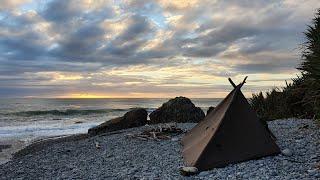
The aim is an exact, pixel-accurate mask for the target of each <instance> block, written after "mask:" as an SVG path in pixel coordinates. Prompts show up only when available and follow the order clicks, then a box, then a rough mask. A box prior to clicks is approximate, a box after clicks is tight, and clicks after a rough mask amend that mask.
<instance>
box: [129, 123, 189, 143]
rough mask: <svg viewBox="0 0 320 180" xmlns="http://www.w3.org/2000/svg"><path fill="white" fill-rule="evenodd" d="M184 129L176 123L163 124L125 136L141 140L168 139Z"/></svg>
mask: <svg viewBox="0 0 320 180" xmlns="http://www.w3.org/2000/svg"><path fill="white" fill-rule="evenodd" d="M183 132H184V130H182V129H181V128H178V127H177V125H176V124H174V125H164V126H158V127H157V128H152V129H148V130H145V131H143V132H141V133H139V134H126V135H125V136H126V137H129V138H136V139H140V140H143V141H146V140H156V141H159V140H169V139H171V138H172V136H176V135H179V134H181V133H183Z"/></svg>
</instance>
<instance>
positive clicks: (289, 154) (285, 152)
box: [281, 148, 292, 156]
mask: <svg viewBox="0 0 320 180" xmlns="http://www.w3.org/2000/svg"><path fill="white" fill-rule="evenodd" d="M281 153H282V154H283V155H284V156H292V151H291V150H290V149H288V148H286V149H284V150H282V151H281Z"/></svg>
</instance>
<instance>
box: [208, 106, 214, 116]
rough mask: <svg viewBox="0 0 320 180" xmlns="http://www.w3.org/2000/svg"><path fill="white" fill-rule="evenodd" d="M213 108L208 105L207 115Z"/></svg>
mask: <svg viewBox="0 0 320 180" xmlns="http://www.w3.org/2000/svg"><path fill="white" fill-rule="evenodd" d="M214 108H215V107H213V106H210V107H209V109H208V110H207V115H208V114H209V113H210V112H211V111H213V110H214Z"/></svg>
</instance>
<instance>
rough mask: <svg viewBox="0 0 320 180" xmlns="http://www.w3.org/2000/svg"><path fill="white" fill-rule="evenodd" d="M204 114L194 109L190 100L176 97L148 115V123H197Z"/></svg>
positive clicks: (198, 109) (197, 108)
mask: <svg viewBox="0 0 320 180" xmlns="http://www.w3.org/2000/svg"><path fill="white" fill-rule="evenodd" d="M204 116H205V115H204V112H203V111H202V110H201V109H200V108H199V107H196V106H195V105H194V104H193V103H192V102H191V100H190V99H188V98H186V97H181V96H180V97H176V98H174V99H170V100H169V101H168V102H166V103H164V104H162V106H161V107H160V108H158V109H156V110H154V111H153V112H152V113H151V114H150V115H149V117H150V123H151V124H156V123H168V122H178V123H185V122H195V123H197V122H199V121H201V120H202V119H203V118H204Z"/></svg>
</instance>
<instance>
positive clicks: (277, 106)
mask: <svg viewBox="0 0 320 180" xmlns="http://www.w3.org/2000/svg"><path fill="white" fill-rule="evenodd" d="M304 34H305V37H306V42H305V43H304V44H303V51H302V62H301V64H300V66H299V67H298V69H299V70H300V71H301V74H302V75H301V76H298V77H297V78H294V79H292V83H289V84H288V83H287V84H286V87H284V88H281V89H279V88H274V89H272V90H271V91H269V92H266V95H265V96H263V93H262V92H260V93H258V94H253V97H252V99H251V101H250V103H251V105H252V107H253V109H254V110H255V111H256V112H257V114H258V116H259V117H260V118H261V119H262V120H273V119H280V118H289V117H299V118H314V119H319V118H320V9H318V11H317V13H316V15H315V17H314V19H313V21H312V25H311V26H308V29H307V31H306V32H305V33H304Z"/></svg>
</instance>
